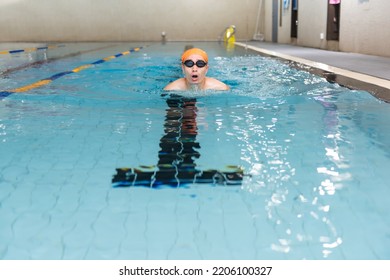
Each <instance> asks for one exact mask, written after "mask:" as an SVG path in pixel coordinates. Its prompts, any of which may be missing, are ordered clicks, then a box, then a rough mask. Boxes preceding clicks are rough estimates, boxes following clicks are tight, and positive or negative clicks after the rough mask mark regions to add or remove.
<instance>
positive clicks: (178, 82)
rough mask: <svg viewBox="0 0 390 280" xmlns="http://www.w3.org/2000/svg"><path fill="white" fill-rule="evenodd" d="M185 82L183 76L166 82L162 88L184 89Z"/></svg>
mask: <svg viewBox="0 0 390 280" xmlns="http://www.w3.org/2000/svg"><path fill="white" fill-rule="evenodd" d="M185 89H186V82H185V79H184V78H180V79H177V80H176V81H173V82H171V83H169V84H167V85H166V86H165V88H164V90H185Z"/></svg>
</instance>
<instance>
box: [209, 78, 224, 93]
mask: <svg viewBox="0 0 390 280" xmlns="http://www.w3.org/2000/svg"><path fill="white" fill-rule="evenodd" d="M206 88H207V89H213V90H230V87H229V86H228V85H227V84H225V83H224V82H221V81H220V80H217V79H215V78H211V77H207V80H206Z"/></svg>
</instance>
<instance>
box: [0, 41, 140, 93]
mask: <svg viewBox="0 0 390 280" xmlns="http://www.w3.org/2000/svg"><path fill="white" fill-rule="evenodd" d="M142 48H144V47H138V48H133V49H131V50H128V51H125V52H121V53H118V54H116V55H111V56H108V57H106V58H103V59H99V60H97V61H95V62H92V63H90V64H85V65H81V66H79V67H76V68H74V69H72V70H70V71H65V72H61V73H57V74H54V75H53V76H51V77H49V78H46V79H42V80H39V81H37V82H35V83H32V84H29V85H26V86H23V87H19V88H15V89H11V90H6V91H0V99H3V98H5V97H7V96H9V95H11V94H13V93H17V92H26V91H29V90H32V89H34V88H39V87H42V86H44V85H47V84H49V83H51V82H52V81H54V80H57V79H58V78H61V77H63V76H65V75H68V74H72V73H77V72H80V71H82V70H85V69H88V68H90V67H92V66H94V65H98V64H101V63H104V62H107V61H110V60H112V59H114V58H118V57H120V56H125V55H128V54H130V53H133V52H138V51H139V50H141V49H142Z"/></svg>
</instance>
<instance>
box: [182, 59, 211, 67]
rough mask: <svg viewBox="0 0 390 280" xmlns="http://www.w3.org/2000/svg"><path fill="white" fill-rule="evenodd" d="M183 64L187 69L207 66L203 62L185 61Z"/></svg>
mask: <svg viewBox="0 0 390 280" xmlns="http://www.w3.org/2000/svg"><path fill="white" fill-rule="evenodd" d="M183 64H184V65H185V66H187V67H189V68H191V67H193V66H194V65H196V66H197V67H199V68H203V67H205V66H206V65H207V62H206V61H203V60H198V61H197V62H193V61H192V60H186V61H184V62H183Z"/></svg>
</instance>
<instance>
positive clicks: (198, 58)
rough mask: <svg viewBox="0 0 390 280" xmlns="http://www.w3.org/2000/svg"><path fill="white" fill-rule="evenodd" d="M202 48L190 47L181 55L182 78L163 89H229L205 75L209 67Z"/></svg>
mask: <svg viewBox="0 0 390 280" xmlns="http://www.w3.org/2000/svg"><path fill="white" fill-rule="evenodd" d="M208 61H209V60H208V56H207V53H206V52H205V51H204V50H201V49H198V48H192V49H189V50H186V51H185V52H184V53H183V55H182V56H181V62H182V69H183V73H184V78H180V79H177V80H176V81H173V82H172V83H170V84H168V85H167V86H166V87H165V88H164V90H207V89H211V90H229V86H228V85H226V84H225V83H223V82H221V81H218V80H217V79H214V78H209V77H206V74H207V71H208V69H209V65H208Z"/></svg>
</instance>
